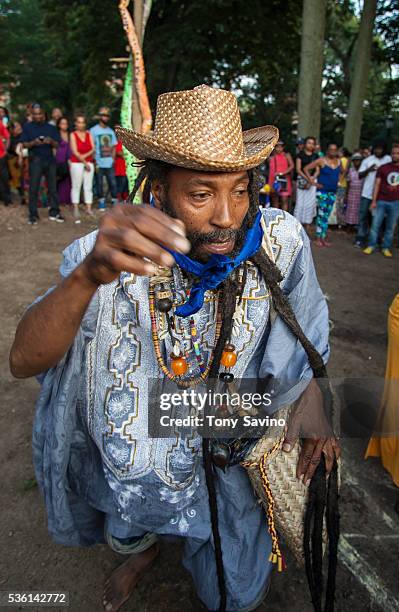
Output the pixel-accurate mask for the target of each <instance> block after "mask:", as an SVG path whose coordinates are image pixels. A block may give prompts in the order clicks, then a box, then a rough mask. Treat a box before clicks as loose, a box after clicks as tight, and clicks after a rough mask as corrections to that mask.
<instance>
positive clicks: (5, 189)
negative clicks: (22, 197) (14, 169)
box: [0, 122, 11, 206]
mask: <svg viewBox="0 0 399 612" xmlns="http://www.w3.org/2000/svg"><path fill="white" fill-rule="evenodd" d="M9 144H10V132H9V131H8V130H7V128H6V127H5V125H3V123H2V122H0V200H2V201H3V202H4V204H5V205H6V206H8V205H9V204H11V191H10V184H9V176H8V166H7V149H8V146H9Z"/></svg>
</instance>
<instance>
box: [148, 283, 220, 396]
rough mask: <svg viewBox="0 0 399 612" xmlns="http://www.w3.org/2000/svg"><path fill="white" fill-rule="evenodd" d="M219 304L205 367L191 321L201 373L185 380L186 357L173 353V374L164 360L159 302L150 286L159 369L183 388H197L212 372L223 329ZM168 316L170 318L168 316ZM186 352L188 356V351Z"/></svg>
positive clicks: (152, 321) (153, 330) (152, 323)
mask: <svg viewBox="0 0 399 612" xmlns="http://www.w3.org/2000/svg"><path fill="white" fill-rule="evenodd" d="M161 299H162V298H161ZM217 302H218V305H217V314H216V329H215V339H214V345H213V348H212V353H211V356H210V358H209V361H208V364H207V365H205V363H204V360H203V357H202V355H201V351H200V347H199V338H198V334H197V329H196V326H195V324H194V319H192V320H190V322H189V327H190V336H191V343H192V346H193V349H194V353H195V356H196V359H197V362H198V365H199V369H200V371H201V373H200V374H199V375H198V376H194V377H192V378H183V375H184V374H185V373H186V371H187V363H186V364H185V366H186V367H184V365H183V364H184V362H185V357H184V356H181V355H180V354H179V353H178V352H177V351H176V352H174V353H172V355H171V359H172V369H173V372H171V371H170V370H169V368H168V367H167V365H166V363H165V360H164V358H163V355H162V351H161V345H160V339H159V334H158V326H157V314H156V304H157V300H156V295H155V290H154V287H153V285H151V284H150V289H149V305H150V317H151V333H152V340H153V343H154V349H155V355H156V358H157V361H158V364H159V367H160V368H161V370H162V372H163V373H164V374H165V376H166V377H167V378H168V379H169V380H173V381H175V382H177V383H178V384H179V386H181V387H183V388H189V387H193V386H197V385H198V384H200V383H202V382H204V381H205V380H206V379H207V377H208V376H209V372H210V369H211V367H212V363H213V356H214V349H215V346H216V344H217V341H218V339H219V336H220V330H221V327H222V317H221V313H220V308H219V299H218V300H217ZM166 316H167V317H168V315H166ZM175 346H176V345H175ZM185 352H186V354H187V350H186V351H185Z"/></svg>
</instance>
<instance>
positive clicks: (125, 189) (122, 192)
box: [115, 140, 129, 202]
mask: <svg viewBox="0 0 399 612" xmlns="http://www.w3.org/2000/svg"><path fill="white" fill-rule="evenodd" d="M115 178H116V188H117V198H118V202H123V201H124V200H126V199H127V196H128V195H129V185H128V182H127V176H126V162H125V158H124V157H123V149H122V143H121V141H120V140H118V142H117V143H116V146H115Z"/></svg>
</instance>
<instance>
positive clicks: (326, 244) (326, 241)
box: [322, 238, 332, 247]
mask: <svg viewBox="0 0 399 612" xmlns="http://www.w3.org/2000/svg"><path fill="white" fill-rule="evenodd" d="M322 243H323V246H325V247H330V246H332V243H331V242H329V241H328V240H326V239H325V238H324V239H323V240H322Z"/></svg>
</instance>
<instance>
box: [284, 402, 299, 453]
mask: <svg viewBox="0 0 399 612" xmlns="http://www.w3.org/2000/svg"><path fill="white" fill-rule="evenodd" d="M300 416H301V414H300V412H299V411H295V412H294V414H293V415H292V417H291V419H290V422H289V424H288V429H287V433H286V435H285V438H284V442H283V451H285V452H286V453H289V452H290V451H291V450H292V449H293V447H294V444H295V442H296V441H297V440H298V438H299V432H300V429H301V419H300Z"/></svg>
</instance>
